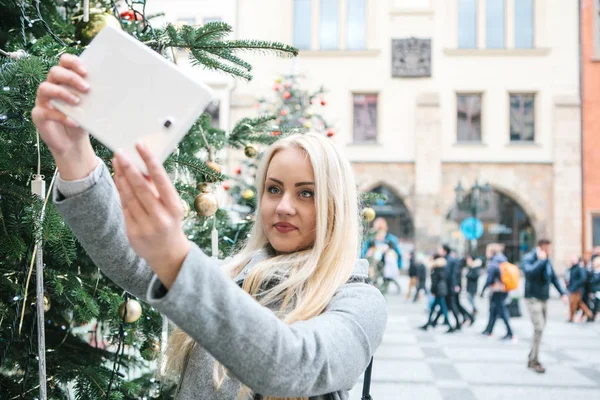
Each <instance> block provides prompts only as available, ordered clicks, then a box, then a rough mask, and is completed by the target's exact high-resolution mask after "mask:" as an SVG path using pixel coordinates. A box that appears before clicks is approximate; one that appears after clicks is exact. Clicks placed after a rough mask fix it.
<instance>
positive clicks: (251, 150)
mask: <svg viewBox="0 0 600 400" xmlns="http://www.w3.org/2000/svg"><path fill="white" fill-rule="evenodd" d="M244 154H245V155H246V157H248V158H255V157H256V156H257V155H258V149H257V148H256V146H253V145H251V144H249V145H248V146H246V148H245V149H244Z"/></svg>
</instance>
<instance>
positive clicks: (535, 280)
mask: <svg viewBox="0 0 600 400" xmlns="http://www.w3.org/2000/svg"><path fill="white" fill-rule="evenodd" d="M550 248H551V242H550V241H549V240H548V239H541V240H540V241H539V242H538V246H537V247H536V248H535V249H534V250H533V251H531V252H530V253H529V254H527V255H525V257H524V258H523V262H522V268H523V271H524V273H525V299H526V301H527V308H528V309H529V315H530V317H531V322H532V323H533V340H532V343H531V351H530V352H529V361H528V363H527V367H528V368H531V369H533V370H534V371H535V372H537V373H539V374H543V373H544V372H546V369H545V368H544V367H543V366H542V364H541V363H540V361H539V352H540V343H541V341H542V334H543V333H544V328H545V327H546V319H547V313H548V304H547V302H548V298H549V297H550V284H551V283H552V284H553V285H554V287H555V288H556V290H558V292H559V293H560V295H561V298H562V300H563V302H564V303H565V304H568V301H569V300H568V297H567V295H566V293H565V290H564V289H563V288H562V285H561V284H560V282H559V281H558V277H557V276H556V272H554V268H553V267H552V261H550Z"/></svg>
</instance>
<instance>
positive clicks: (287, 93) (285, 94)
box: [283, 91, 292, 100]
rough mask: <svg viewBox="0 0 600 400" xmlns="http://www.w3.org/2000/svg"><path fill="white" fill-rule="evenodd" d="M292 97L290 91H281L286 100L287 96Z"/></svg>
mask: <svg viewBox="0 0 600 400" xmlns="http://www.w3.org/2000/svg"><path fill="white" fill-rule="evenodd" d="M290 97H292V94H291V93H290V92H287V91H286V92H283V98H284V99H286V100H289V98H290Z"/></svg>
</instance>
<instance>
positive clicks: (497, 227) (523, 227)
mask: <svg viewBox="0 0 600 400" xmlns="http://www.w3.org/2000/svg"><path fill="white" fill-rule="evenodd" d="M468 196H469V195H467V199H468ZM447 210H448V212H447V214H446V218H445V221H444V228H443V236H444V238H445V239H446V241H448V242H449V243H451V244H452V245H453V247H455V248H456V249H457V250H458V252H459V253H461V255H464V254H466V253H471V252H473V251H475V253H476V254H477V255H480V256H481V255H483V254H484V253H485V247H486V246H487V244H489V243H503V244H504V245H505V254H506V256H507V257H508V259H509V260H510V261H511V262H519V261H520V260H521V258H522V257H523V256H524V254H525V253H526V252H528V251H530V250H531V249H532V248H533V247H535V241H536V237H537V235H539V232H538V231H537V230H536V228H535V224H534V221H535V220H534V217H533V216H532V215H531V214H530V213H529V212H528V211H527V210H526V206H523V203H521V202H519V200H518V199H515V198H514V197H513V196H511V195H510V194H509V193H507V191H505V190H502V189H498V188H496V187H492V192H491V193H490V201H489V208H488V209H487V210H485V211H482V212H481V213H480V214H479V215H478V218H479V219H480V220H481V221H482V222H483V225H484V233H483V235H482V237H481V238H480V239H479V240H477V241H476V242H473V243H471V242H468V241H467V240H465V238H464V236H463V235H462V233H461V232H460V223H461V222H462V221H463V220H464V219H465V218H468V217H470V216H471V214H470V212H469V211H463V210H459V209H458V208H457V207H456V205H455V204H451V205H450V206H449V207H448V208H447Z"/></svg>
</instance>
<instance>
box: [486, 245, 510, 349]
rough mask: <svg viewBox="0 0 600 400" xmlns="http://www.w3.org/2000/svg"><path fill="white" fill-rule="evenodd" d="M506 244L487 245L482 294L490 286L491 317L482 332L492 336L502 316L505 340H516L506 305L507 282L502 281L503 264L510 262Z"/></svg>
mask: <svg viewBox="0 0 600 400" xmlns="http://www.w3.org/2000/svg"><path fill="white" fill-rule="evenodd" d="M503 248H504V246H503V245H502V244H499V243H490V244H488V245H487V248H486V251H485V255H486V257H487V259H488V262H487V270H488V276H487V280H486V282H485V285H484V286H483V289H482V290H481V296H482V297H483V294H484V292H485V290H486V289H487V288H490V292H491V295H490V317H489V320H488V324H487V327H486V328H485V330H484V331H483V332H482V334H483V335H486V336H492V332H493V331H494V325H495V324H496V319H497V317H498V316H499V317H501V318H502V320H504V323H505V324H506V335H505V336H504V337H503V338H502V340H504V341H511V342H515V341H516V337H515V336H514V335H513V331H512V329H511V327H510V321H509V318H510V317H509V315H508V308H507V307H506V298H507V297H508V290H507V288H506V285H505V283H504V282H503V281H502V272H501V264H503V263H506V262H508V259H507V258H506V256H505V255H504V254H503V253H502V250H503Z"/></svg>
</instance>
